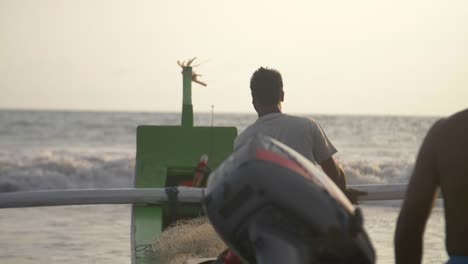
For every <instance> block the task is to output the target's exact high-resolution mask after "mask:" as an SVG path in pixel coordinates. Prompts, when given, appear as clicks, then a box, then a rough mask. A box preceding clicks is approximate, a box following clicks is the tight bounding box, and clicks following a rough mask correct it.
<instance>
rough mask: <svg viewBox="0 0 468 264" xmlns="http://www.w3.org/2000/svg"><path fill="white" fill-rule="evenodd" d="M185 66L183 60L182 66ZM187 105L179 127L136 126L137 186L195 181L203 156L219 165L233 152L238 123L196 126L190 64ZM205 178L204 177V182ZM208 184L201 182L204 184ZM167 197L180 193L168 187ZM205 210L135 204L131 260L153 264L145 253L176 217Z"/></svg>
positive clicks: (185, 77)
mask: <svg viewBox="0 0 468 264" xmlns="http://www.w3.org/2000/svg"><path fill="white" fill-rule="evenodd" d="M181 66H183V65H181ZM182 68H183V71H182V76H183V104H182V122H181V125H180V126H151V125H141V126H138V128H137V144H136V145H137V146H136V165H135V178H134V187H135V188H165V187H174V186H178V185H180V184H181V183H182V182H184V181H191V180H193V177H194V172H195V167H196V165H197V163H198V162H199V160H200V157H201V156H202V155H204V154H205V155H208V158H209V162H208V167H209V168H211V169H214V168H216V167H217V166H218V165H219V164H220V163H221V162H222V161H223V160H224V159H225V158H226V157H227V156H228V155H229V154H231V152H232V151H233V142H234V139H235V137H236V136H237V129H236V128H235V127H214V126H209V127H197V126H194V125H193V106H192V102H191V101H192V98H191V93H192V77H193V75H192V74H193V72H192V67H191V66H183V67H182ZM205 182H206V181H205ZM203 184H204V183H202V186H203ZM166 190H167V192H168V195H169V197H171V196H173V197H174V198H175V197H176V195H177V191H176V190H175V188H167V189H166ZM200 214H203V212H202V209H201V207H200V205H193V204H183V203H182V204H181V203H175V202H174V203H171V201H169V202H168V203H167V204H165V205H151V204H135V205H133V208H132V224H131V226H132V230H131V239H132V243H131V245H132V264H149V263H152V264H155V263H158V260H157V258H155V257H154V256H152V255H150V254H148V253H147V251H146V250H145V249H147V248H149V245H150V243H151V241H152V240H154V239H155V238H156V237H157V236H158V235H159V234H160V233H161V232H162V231H163V230H164V229H165V228H166V227H168V226H169V225H170V224H172V223H173V222H174V221H176V220H179V219H184V218H190V217H196V216H199V215H200Z"/></svg>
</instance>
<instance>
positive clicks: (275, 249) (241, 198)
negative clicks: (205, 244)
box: [203, 136, 375, 264]
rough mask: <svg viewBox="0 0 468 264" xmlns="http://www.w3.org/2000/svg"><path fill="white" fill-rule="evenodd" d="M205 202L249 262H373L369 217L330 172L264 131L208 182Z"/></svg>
mask: <svg viewBox="0 0 468 264" xmlns="http://www.w3.org/2000/svg"><path fill="white" fill-rule="evenodd" d="M203 207H204V209H205V211H206V213H207V215H208V218H209V220H210V222H211V223H212V225H213V226H214V228H215V230H216V231H217V232H218V234H219V235H220V236H221V237H222V238H223V239H224V241H225V242H226V243H227V245H228V246H229V247H230V249H231V250H233V251H234V252H235V253H236V255H237V256H239V257H240V258H241V259H242V260H243V261H246V262H248V263H260V264H280V263H281V264H284V263H289V264H303V263H307V264H309V263H310V264H312V263H362V264H367V263H374V262H375V253H374V249H373V247H372V244H371V242H370V240H369V238H368V236H367V234H366V232H365V230H364V229H363V220H362V214H361V212H360V210H359V209H355V208H354V207H353V205H352V204H351V203H350V202H349V200H348V199H347V198H346V196H345V195H344V194H343V193H342V192H341V190H340V189H339V188H338V187H337V186H336V185H335V184H334V183H333V182H332V181H331V180H330V179H329V178H328V176H327V175H326V174H325V173H324V172H323V171H322V170H320V169H319V168H317V167H316V166H315V165H314V164H312V163H311V162H310V161H309V160H307V159H306V158H305V157H303V156H302V155H300V154H298V153H297V152H295V151H294V150H292V149H291V148H289V147H287V146H286V145H284V144H282V143H280V142H279V141H277V140H274V139H272V138H269V137H261V136H258V137H256V138H254V139H253V140H252V141H250V143H249V144H247V145H245V146H243V147H242V148H240V149H239V150H238V151H236V152H235V153H233V154H232V155H231V156H230V157H229V158H228V159H226V160H225V161H224V162H223V163H222V164H221V165H220V166H219V167H218V168H217V169H216V170H215V171H214V172H212V173H211V175H210V177H209V179H208V186H207V190H206V193H205V197H204V199H203Z"/></svg>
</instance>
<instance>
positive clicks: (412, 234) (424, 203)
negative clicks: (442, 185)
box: [395, 126, 438, 263]
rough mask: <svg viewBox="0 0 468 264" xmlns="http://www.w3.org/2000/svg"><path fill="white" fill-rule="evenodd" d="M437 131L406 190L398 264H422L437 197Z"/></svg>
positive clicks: (426, 142) (431, 134) (398, 229)
mask: <svg viewBox="0 0 468 264" xmlns="http://www.w3.org/2000/svg"><path fill="white" fill-rule="evenodd" d="M434 128H435V126H434V127H433V128H432V129H431V131H429V133H428V134H427V136H426V138H425V140H424V142H423V144H422V146H421V149H420V151H419V154H418V158H417V161H416V165H415V168H414V172H413V175H412V177H411V179H410V182H409V184H408V189H407V190H406V196H405V200H404V202H403V206H402V209H401V211H400V215H399V217H398V222H397V226H396V231H395V261H396V263H421V258H422V250H423V235H424V229H425V226H426V222H427V219H428V218H429V214H430V213H431V210H432V206H433V203H434V199H435V197H436V195H437V186H438V180H437V167H436V155H435V146H434V145H435V144H436V143H437V142H436V139H435V137H434Z"/></svg>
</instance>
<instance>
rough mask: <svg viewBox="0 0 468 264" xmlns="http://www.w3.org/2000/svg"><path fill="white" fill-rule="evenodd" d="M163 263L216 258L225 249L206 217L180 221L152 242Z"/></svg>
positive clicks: (180, 262) (177, 263)
mask: <svg viewBox="0 0 468 264" xmlns="http://www.w3.org/2000/svg"><path fill="white" fill-rule="evenodd" d="M151 246H152V249H153V251H154V253H155V254H156V255H157V257H158V258H159V259H161V260H162V261H163V263H168V264H182V263H184V261H186V260H187V259H190V258H212V257H216V256H218V255H219V253H221V252H222V251H223V250H225V249H226V248H227V246H226V245H225V244H224V242H223V241H222V240H221V238H219V236H218V234H216V232H215V230H214V229H213V227H212V226H211V224H210V223H209V222H208V219H207V218H206V217H198V218H194V219H189V220H181V221H178V222H176V224H175V225H173V226H171V227H169V228H167V229H166V230H164V232H162V233H161V235H160V236H158V238H157V239H156V240H154V241H153V242H152V245H151Z"/></svg>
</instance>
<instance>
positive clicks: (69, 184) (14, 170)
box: [0, 150, 413, 192]
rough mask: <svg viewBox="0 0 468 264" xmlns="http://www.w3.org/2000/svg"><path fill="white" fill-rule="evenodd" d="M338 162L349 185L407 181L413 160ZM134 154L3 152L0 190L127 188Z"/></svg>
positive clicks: (131, 176)
mask: <svg viewBox="0 0 468 264" xmlns="http://www.w3.org/2000/svg"><path fill="white" fill-rule="evenodd" d="M339 163H340V164H341V166H342V167H343V169H344V171H345V173H346V178H347V182H348V184H395V183H406V182H407V181H408V177H409V175H410V173H411V171H412V170H413V163H411V162H408V161H403V160H401V161H398V160H389V161H385V160H380V161H379V160H372V161H366V160H359V161H356V160H354V161H353V160H350V161H342V160H340V161H339ZM134 167H135V153H134V152H132V151H129V150H123V151H98V150H92V151H89V150H36V151H30V152H22V153H20V152H11V151H10V152H3V153H0V192H13V191H29V190H50V189H84V188H125V187H131V186H132V180H133V175H134Z"/></svg>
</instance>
